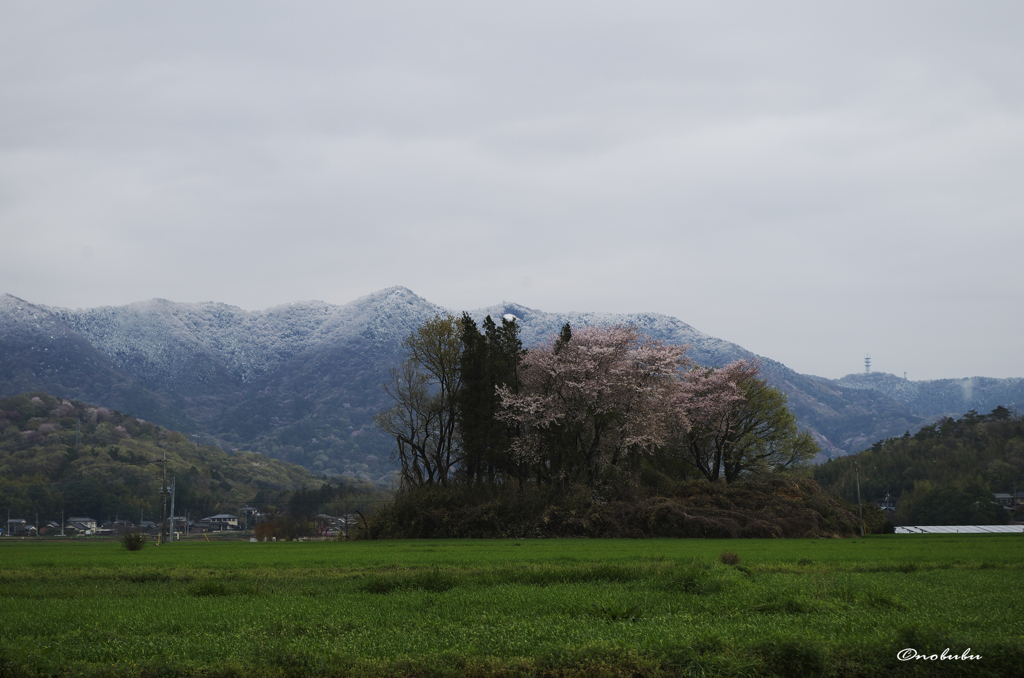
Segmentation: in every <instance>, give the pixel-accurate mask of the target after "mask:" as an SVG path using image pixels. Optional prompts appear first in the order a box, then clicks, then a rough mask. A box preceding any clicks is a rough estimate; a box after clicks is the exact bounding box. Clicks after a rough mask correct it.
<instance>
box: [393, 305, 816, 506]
mask: <svg viewBox="0 0 1024 678" xmlns="http://www.w3.org/2000/svg"><path fill="white" fill-rule="evenodd" d="M403 347H404V349H405V353H406V359H405V361H404V362H403V363H402V364H400V365H399V366H397V367H396V368H394V369H393V370H392V371H391V373H390V377H389V379H388V380H387V382H386V383H385V385H384V388H385V390H386V391H387V393H388V395H390V396H391V398H392V399H393V404H392V405H391V407H389V408H388V409H386V410H384V411H383V412H381V413H380V414H379V415H378V416H377V418H376V423H377V425H378V427H379V428H380V429H381V430H382V431H384V432H385V433H386V434H388V435H389V436H390V437H391V438H393V439H394V441H395V448H394V458H395V459H396V460H397V461H398V463H399V465H400V467H401V479H402V484H403V486H404V487H405V488H407V489H412V488H417V487H423V486H447V485H462V486H496V485H502V484H507V483H510V482H514V483H516V484H518V485H519V486H524V485H536V486H554V487H581V486H585V487H588V488H590V489H591V490H592V491H595V492H597V493H598V494H600V493H601V492H602V491H604V490H606V489H608V488H615V487H624V486H627V487H632V488H636V487H638V486H640V485H643V484H644V483H645V482H657V479H659V478H666V477H667V478H672V479H690V478H705V479H707V480H710V481H724V482H726V483H732V482H734V481H736V480H739V479H741V478H744V477H747V476H749V475H751V474H757V473H764V472H777V471H782V470H785V469H791V468H794V467H798V466H801V465H802V464H804V463H805V462H806V461H808V460H809V459H810V458H811V457H813V456H814V455H815V454H816V453H817V451H818V447H817V445H816V444H815V442H814V440H813V439H812V438H811V436H810V435H809V434H808V433H806V432H801V431H799V430H798V427H797V424H796V418H795V417H794V415H793V414H792V413H791V412H790V411H789V410H788V408H787V407H786V397H785V395H784V394H782V393H781V392H780V391H778V390H777V389H774V388H772V387H770V386H768V385H767V384H766V383H765V382H764V381H762V380H760V379H759V378H758V365H757V364H756V363H754V362H749V361H737V362H734V363H731V364H729V365H726V366H724V367H722V368H718V369H713V368H706V367H700V366H697V365H694V364H693V363H692V361H690V360H689V359H688V358H687V357H686V347H683V346H676V345H671V344H665V343H663V342H660V341H656V340H654V339H651V338H650V337H647V336H645V335H643V334H641V333H640V332H638V331H637V330H636V329H635V328H632V327H621V326H617V327H583V328H576V329H574V328H571V327H570V326H569V325H568V324H567V325H565V327H563V328H562V331H561V333H560V334H559V335H558V336H556V337H551V338H550V339H549V340H548V341H547V342H546V343H544V344H542V345H540V346H538V347H536V348H534V349H531V350H529V351H526V350H524V349H523V347H522V343H521V342H520V340H519V328H518V325H517V324H516V321H515V320H514V319H509V318H504V319H502V320H501V323H500V324H498V323H496V322H494V321H493V320H492V319H491V318H490V317H488V318H487V319H486V320H484V322H483V326H482V327H478V326H477V324H476V323H475V321H474V320H473V319H472V318H470V317H469V316H468V315H467V314H463V316H462V317H461V318H455V317H454V316H450V315H439V316H436V317H434V318H433V319H431V320H429V321H427V322H426V323H424V324H423V325H422V326H420V327H419V328H418V329H417V330H416V331H415V332H413V333H412V334H411V335H410V336H409V337H408V338H407V339H406V340H405V342H404V343H403Z"/></svg>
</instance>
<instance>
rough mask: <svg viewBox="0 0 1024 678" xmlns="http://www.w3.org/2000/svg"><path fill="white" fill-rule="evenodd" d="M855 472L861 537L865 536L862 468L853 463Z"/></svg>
mask: <svg viewBox="0 0 1024 678" xmlns="http://www.w3.org/2000/svg"><path fill="white" fill-rule="evenodd" d="M853 471H854V473H855V474H856V476H857V522H859V523H860V536H862V537H863V536H864V515H863V514H862V513H861V509H860V468H859V467H858V466H857V462H853Z"/></svg>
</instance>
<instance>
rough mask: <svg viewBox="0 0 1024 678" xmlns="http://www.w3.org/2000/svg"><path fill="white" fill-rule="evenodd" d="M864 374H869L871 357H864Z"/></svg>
mask: <svg viewBox="0 0 1024 678" xmlns="http://www.w3.org/2000/svg"><path fill="white" fill-rule="evenodd" d="M864 374H871V356H870V355H866V356H864Z"/></svg>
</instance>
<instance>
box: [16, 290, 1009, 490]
mask: <svg viewBox="0 0 1024 678" xmlns="http://www.w3.org/2000/svg"><path fill="white" fill-rule="evenodd" d="M444 311H445V309H444V308H442V307H440V306H438V305H436V304H433V303H431V302H429V301H427V300H425V299H423V298H421V297H418V296H417V295H415V294H414V293H413V292H411V291H410V290H408V289H405V288H403V287H393V288H389V289H385V290H381V291H379V292H375V293H373V294H370V295H367V296H366V297H363V298H361V299H357V300H355V301H353V302H351V303H349V304H345V305H342V306H337V305H332V304H326V303H323V302H318V301H310V302H301V303H294V304H286V305H284V306H279V307H276V308H271V309H268V310H265V311H245V310H243V309H240V308H237V307H234V306H229V305H227V304H220V303H195V304H182V303H174V302H170V301H166V300H160V299H155V300H151V301H146V302H139V303H134V304H129V305H126V306H118V307H101V308H93V309H84V310H83V309H79V310H71V309H61V308H48V307H45V306H41V305H36V304H32V303H30V302H28V301H24V300H21V299H18V298H16V297H13V296H11V295H0V396H11V395H14V394H17V393H21V392H24V391H45V392H47V393H50V394H53V395H56V396H59V397H62V398H69V399H73V400H79V401H82V402H90V403H96V404H98V405H103V406H105V407H108V408H111V409H116V410H120V411H123V412H132V413H133V414H135V415H137V416H140V417H143V418H145V419H147V420H149V421H153V422H155V423H157V424H160V425H162V426H166V427H168V428H172V429H175V430H179V431H182V432H184V433H187V434H189V435H192V434H199V435H201V436H204V437H203V438H202V440H204V441H207V442H210V443H214V444H217V445H219V446H220V447H222V448H223V449H225V450H228V451H230V450H232V449H247V450H253V451H257V452H261V453H264V454H266V455H268V456H271V457H274V458H277V459H282V460H285V461H289V462H292V463H296V464H300V465H302V466H304V467H306V468H308V469H310V470H311V471H312V472H313V473H314V474H316V475H321V474H323V475H328V476H333V475H337V474H344V473H347V474H351V475H354V476H355V477H357V478H359V479H362V480H366V481H370V482H376V483H386V482H387V479H388V477H389V473H390V472H391V471H392V470H393V468H394V466H393V465H392V464H391V463H390V461H389V457H390V454H391V451H392V448H393V441H392V440H390V439H388V438H386V437H385V436H384V435H383V434H381V433H380V432H379V431H378V430H376V429H375V428H374V426H373V416H374V415H375V414H377V413H378V412H379V411H381V410H382V409H384V408H385V407H387V406H388V405H389V404H390V402H389V400H388V398H387V396H386V395H385V393H384V392H383V390H382V388H381V385H382V383H383V382H384V380H385V377H386V375H387V373H388V370H389V369H390V368H391V367H392V366H393V365H395V364H397V362H398V360H399V359H400V355H401V351H400V343H401V341H402V340H403V339H404V338H405V337H407V336H408V335H409V334H410V333H411V332H412V331H413V330H414V329H415V328H417V327H419V326H420V325H421V324H422V323H423V322H424V321H425V320H427V319H429V318H431V317H433V316H434V315H435V314H437V313H441V312H444ZM507 313H511V314H513V315H515V316H516V317H517V318H519V324H520V326H521V338H522V340H523V344H524V346H526V347H527V348H529V347H531V346H534V345H536V344H537V342H539V341H541V340H543V339H545V338H547V337H548V336H551V335H553V334H557V333H558V331H559V330H560V328H561V327H562V325H564V324H565V323H567V322H568V323H570V324H571V325H572V326H573V327H577V328H578V327H584V326H592V325H616V324H624V325H631V326H634V327H636V328H637V329H638V330H640V331H641V332H643V333H644V334H646V335H649V336H651V337H653V338H655V339H659V340H662V341H666V342H669V343H676V344H688V345H690V346H691V350H690V352H689V356H690V358H692V359H693V360H694V361H695V362H697V363H698V364H702V365H709V366H716V367H717V366H722V365H724V364H726V363H728V362H730V361H732V360H735V359H737V358H753V357H757V356H755V355H754V354H753V353H751V352H750V351H748V350H746V349H744V348H743V347H741V346H738V345H736V344H733V343H731V342H728V341H725V340H723V339H718V338H715V337H711V336H709V335H707V334H705V333H703V332H700V331H699V330H697V329H695V328H693V327H691V326H690V325H688V324H686V323H685V322H682V321H681V320H679V319H676V318H672V317H669V316H664V315H659V314H654V313H633V314H606V313H575V312H570V313H549V312H544V311H540V310H537V309H531V308H528V307H526V306H522V305H519V304H514V303H503V304H498V305H495V306H491V307H488V308H485V309H478V310H476V311H472V312H470V314H471V315H472V316H473V317H474V318H475V319H476V321H477V322H478V323H479V322H480V321H482V320H483V318H484V317H485V316H486V315H488V314H489V315H491V316H492V317H494V318H500V317H501V316H503V315H505V314H507ZM456 314H458V313H456ZM761 363H762V374H763V375H764V377H765V379H766V380H767V381H768V382H769V383H770V384H772V385H773V386H776V387H778V388H780V389H781V390H782V391H783V392H785V393H786V395H787V396H788V398H789V405H790V407H791V408H792V410H793V411H794V413H795V414H796V415H797V417H798V419H799V422H800V425H801V426H803V427H805V428H807V429H808V430H810V431H811V432H812V434H813V435H814V437H815V439H816V440H817V442H818V443H819V445H820V446H821V448H822V451H823V457H831V456H839V455H842V454H846V453H849V452H857V451H860V450H862V449H865V448H866V447H867V446H869V445H870V444H871V441H873V440H878V439H880V438H888V437H892V436H894V435H899V434H901V433H902V432H903V431H906V430H910V431H915V430H917V428H918V427H919V426H920V425H922V424H924V423H927V422H928V421H929V420H930V418H934V417H936V416H937V415H941V414H943V413H947V412H963V411H966V410H967V409H970V408H971V407H975V408H976V409H979V410H982V405H979V404H977V403H975V402H973V401H971V402H968V401H962V402H963V403H965V404H964V406H963V407H959V406H958V407H956V408H954V409H949V410H945V409H939V410H933V409H927V408H926V409H921V405H923V404H926V401H925V400H921V399H918V400H913V401H908V400H906V399H904V398H902V397H901V396H900V394H899V393H895V392H891V389H889V390H887V388H886V384H887V382H886V383H881V382H878V380H877V379H874V380H870V381H868V382H863V383H862V382H861V381H859V380H857V379H844V380H841V381H834V380H829V379H823V378H819V377H813V376H808V375H802V374H798V373H796V372H794V371H793V370H791V369H789V368H788V367H786V366H785V365H783V364H781V363H779V362H776V361H773V360H771V359H770V358H767V357H761ZM1019 381H1020V380H993V382H998V383H994V384H987V385H986V386H985V388H984V389H978V390H977V391H976V393H977V394H983V395H984V398H985V402H986V403H988V402H989V401H993V400H994V401H996V403H997V404H1002V405H1006V406H1007V407H1011V406H1014V405H1018V406H1020V405H1024V397H1022V396H1021V395H1020V393H1019V392H1018V391H1019V389H1018V390H1017V391H1014V390H1013V388H1016V387H1014V386H1013V385H1012V384H1010V385H1009V387H1007V384H1009V383H1010V382H1013V383H1014V384H1016V383H1017V382H1019ZM876 382H878V383H876ZM910 383H914V382H910ZM926 390H927V389H926ZM960 391H961V393H963V389H960ZM933 401H935V399H931V400H928V401H927V402H929V403H930V402H933ZM935 402H938V401H935ZM943 402H944V401H943ZM957 402H958V403H959V402H961V401H957ZM994 406H995V405H990V406H989V407H988V409H990V408H991V407H994Z"/></svg>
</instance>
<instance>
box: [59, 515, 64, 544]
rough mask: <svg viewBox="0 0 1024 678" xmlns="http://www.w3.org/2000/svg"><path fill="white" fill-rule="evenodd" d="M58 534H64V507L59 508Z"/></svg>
mask: <svg viewBox="0 0 1024 678" xmlns="http://www.w3.org/2000/svg"><path fill="white" fill-rule="evenodd" d="M60 536H62V537H63V536H64V509H61V510H60Z"/></svg>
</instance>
